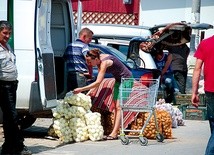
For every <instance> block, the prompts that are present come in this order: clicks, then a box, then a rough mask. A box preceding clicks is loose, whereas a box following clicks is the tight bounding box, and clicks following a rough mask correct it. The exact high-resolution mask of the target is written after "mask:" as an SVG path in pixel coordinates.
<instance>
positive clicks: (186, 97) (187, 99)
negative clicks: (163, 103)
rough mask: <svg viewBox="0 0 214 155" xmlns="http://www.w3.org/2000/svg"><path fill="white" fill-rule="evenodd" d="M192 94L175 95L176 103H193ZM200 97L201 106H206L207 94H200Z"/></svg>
mask: <svg viewBox="0 0 214 155" xmlns="http://www.w3.org/2000/svg"><path fill="white" fill-rule="evenodd" d="M191 97H192V95H191V94H179V95H176V96H175V99H176V104H177V105H183V104H185V105H191V104H192V102H191ZM199 98H200V103H199V106H206V102H205V94H199Z"/></svg>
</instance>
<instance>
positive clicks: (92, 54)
mask: <svg viewBox="0 0 214 155" xmlns="http://www.w3.org/2000/svg"><path fill="white" fill-rule="evenodd" d="M86 56H87V57H91V58H92V59H95V58H98V59H100V50H99V49H98V48H94V49H92V50H90V51H88V52H87V54H86Z"/></svg>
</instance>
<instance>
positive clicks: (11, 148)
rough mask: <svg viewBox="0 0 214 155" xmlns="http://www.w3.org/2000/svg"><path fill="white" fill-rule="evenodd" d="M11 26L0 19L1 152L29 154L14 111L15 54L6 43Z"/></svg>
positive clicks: (15, 84) (18, 154) (16, 84)
mask: <svg viewBox="0 0 214 155" xmlns="http://www.w3.org/2000/svg"><path fill="white" fill-rule="evenodd" d="M11 33H12V26H11V24H10V23H9V22H7V21H0V107H1V109H2V112H3V129H4V138H5V141H4V143H3V145H2V150H1V154H2V155H3V154H16V155H31V154H32V153H31V152H30V151H29V150H28V149H27V147H26V146H24V143H23V142H24V138H23V136H22V133H21V130H20V128H19V125H18V114H17V111H16V90H17V86H18V80H17V69H16V65H15V54H14V53H13V51H12V50H11V48H10V46H9V45H8V44H7V42H8V40H9V38H10V35H11Z"/></svg>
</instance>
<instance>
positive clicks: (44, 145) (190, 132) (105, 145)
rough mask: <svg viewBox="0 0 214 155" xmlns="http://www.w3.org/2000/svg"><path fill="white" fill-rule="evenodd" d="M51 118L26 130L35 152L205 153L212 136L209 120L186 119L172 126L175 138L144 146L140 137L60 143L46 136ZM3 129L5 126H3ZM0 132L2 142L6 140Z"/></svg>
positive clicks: (44, 154)
mask: <svg viewBox="0 0 214 155" xmlns="http://www.w3.org/2000/svg"><path fill="white" fill-rule="evenodd" d="M51 122H52V121H51V119H38V120H37V121H36V123H35V124H34V125H33V126H32V127H31V128H29V129H28V130H26V131H25V132H24V133H25V145H27V146H28V148H29V149H30V150H31V151H32V153H33V154H35V155H55V154H56V155H95V154H96V155H115V154H122V155H130V154H133V155H141V154H145V155H156V154H158V155H204V151H205V148H206V144H207V141H208V139H209V136H210V131H209V124H208V121H196V120H185V126H179V127H178V128H173V129H172V134H173V139H165V140H164V141H163V142H157V141H156V140H148V145H147V146H141V145H140V143H139V141H138V139H133V138H131V139H130V141H131V143H130V144H128V145H122V144H121V140H120V139H118V140H111V141H110V140H109V141H97V142H92V141H90V140H88V141H85V142H80V143H70V144H60V142H59V140H58V139H52V138H51V137H47V131H48V127H49V125H50V124H51ZM0 130H1V131H2V126H0ZM3 140H4V139H3V135H2V132H0V145H2V143H3Z"/></svg>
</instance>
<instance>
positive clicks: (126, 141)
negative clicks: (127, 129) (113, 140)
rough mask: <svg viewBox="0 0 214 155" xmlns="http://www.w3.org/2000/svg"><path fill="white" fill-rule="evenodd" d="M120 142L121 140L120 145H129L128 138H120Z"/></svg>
mask: <svg viewBox="0 0 214 155" xmlns="http://www.w3.org/2000/svg"><path fill="white" fill-rule="evenodd" d="M120 140H121V143H122V144H123V145H128V144H129V138H128V137H125V136H120Z"/></svg>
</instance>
